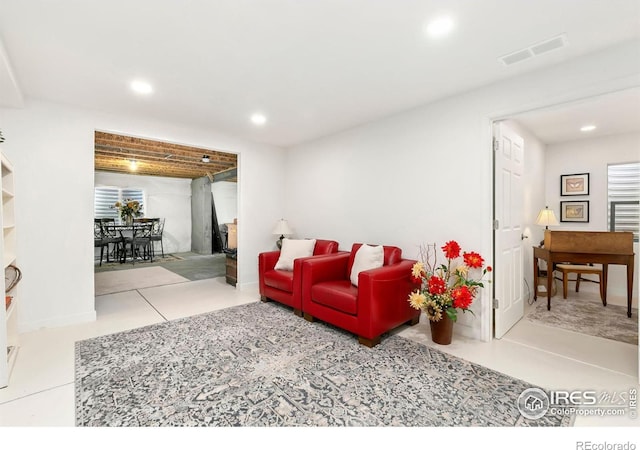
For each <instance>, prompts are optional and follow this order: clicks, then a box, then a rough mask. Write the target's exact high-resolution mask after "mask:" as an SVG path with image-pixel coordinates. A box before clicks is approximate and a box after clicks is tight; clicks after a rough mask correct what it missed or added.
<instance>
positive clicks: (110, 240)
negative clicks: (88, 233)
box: [93, 219, 122, 266]
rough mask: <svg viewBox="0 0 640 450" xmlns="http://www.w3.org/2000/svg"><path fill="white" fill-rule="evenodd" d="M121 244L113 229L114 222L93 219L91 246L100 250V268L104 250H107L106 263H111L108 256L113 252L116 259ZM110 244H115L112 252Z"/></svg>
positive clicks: (120, 239)
mask: <svg viewBox="0 0 640 450" xmlns="http://www.w3.org/2000/svg"><path fill="white" fill-rule="evenodd" d="M121 243H122V238H121V237H120V236H119V235H118V232H117V231H116V229H115V221H113V219H110V220H109V219H94V221H93V246H94V247H95V248H98V247H99V248H100V266H102V260H103V259H104V249H105V248H106V249H107V262H111V261H110V260H109V255H110V254H111V253H112V252H113V254H114V256H116V257H117V255H118V254H119V252H120V245H121ZM111 244H115V246H114V248H113V250H111V247H110V246H111Z"/></svg>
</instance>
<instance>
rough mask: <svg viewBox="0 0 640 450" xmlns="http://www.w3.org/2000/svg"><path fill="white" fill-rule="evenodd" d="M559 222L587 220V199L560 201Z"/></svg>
mask: <svg viewBox="0 0 640 450" xmlns="http://www.w3.org/2000/svg"><path fill="white" fill-rule="evenodd" d="M560 222H589V201H588V200H580V201H576V202H560Z"/></svg>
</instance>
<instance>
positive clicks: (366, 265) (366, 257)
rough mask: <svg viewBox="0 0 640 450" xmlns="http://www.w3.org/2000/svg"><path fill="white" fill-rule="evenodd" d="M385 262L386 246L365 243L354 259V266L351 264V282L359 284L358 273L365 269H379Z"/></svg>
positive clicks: (355, 284)
mask: <svg viewBox="0 0 640 450" xmlns="http://www.w3.org/2000/svg"><path fill="white" fill-rule="evenodd" d="M383 263H384V248H383V247H382V245H377V246H375V247H374V246H373V245H367V244H363V245H362V246H361V247H360V248H359V249H358V251H357V252H356V256H355V258H354V259H353V266H351V284H353V285H354V286H357V285H358V274H359V273H360V272H362V271H363V270H370V269H377V268H378V267H382V264H383Z"/></svg>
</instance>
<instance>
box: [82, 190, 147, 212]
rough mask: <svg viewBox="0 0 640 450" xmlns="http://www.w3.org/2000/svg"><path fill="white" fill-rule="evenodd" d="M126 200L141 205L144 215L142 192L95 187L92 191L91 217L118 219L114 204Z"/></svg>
mask: <svg viewBox="0 0 640 450" xmlns="http://www.w3.org/2000/svg"><path fill="white" fill-rule="evenodd" d="M126 199H131V200H137V201H138V202H140V204H141V205H142V212H143V215H144V190H142V189H120V188H116V187H97V188H95V189H94V197H93V215H94V217H95V218H96V219H119V218H120V216H119V215H118V210H117V209H116V208H114V207H113V205H115V203H116V202H122V201H124V200H126Z"/></svg>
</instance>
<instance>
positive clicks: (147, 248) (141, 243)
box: [120, 222, 153, 264]
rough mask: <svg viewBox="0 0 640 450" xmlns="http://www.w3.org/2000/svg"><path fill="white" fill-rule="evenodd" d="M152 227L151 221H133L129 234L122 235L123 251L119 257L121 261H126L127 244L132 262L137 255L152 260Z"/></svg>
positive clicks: (133, 262) (134, 261)
mask: <svg viewBox="0 0 640 450" xmlns="http://www.w3.org/2000/svg"><path fill="white" fill-rule="evenodd" d="M152 227H153V223H152V222H138V223H134V225H133V232H132V234H131V236H130V237H129V236H123V240H124V241H123V242H124V252H123V256H122V257H121V259H120V261H121V262H126V255H127V250H126V247H127V245H128V246H129V250H130V252H131V262H132V264H135V263H136V259H137V258H138V257H141V258H142V259H149V260H150V261H151V262H153V245H152V244H151V229H152Z"/></svg>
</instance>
